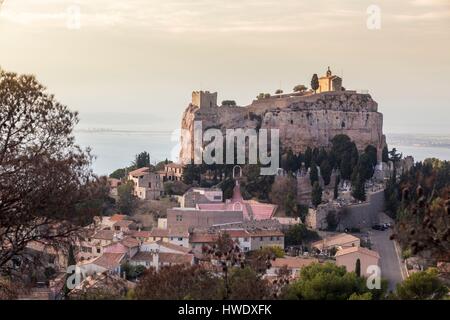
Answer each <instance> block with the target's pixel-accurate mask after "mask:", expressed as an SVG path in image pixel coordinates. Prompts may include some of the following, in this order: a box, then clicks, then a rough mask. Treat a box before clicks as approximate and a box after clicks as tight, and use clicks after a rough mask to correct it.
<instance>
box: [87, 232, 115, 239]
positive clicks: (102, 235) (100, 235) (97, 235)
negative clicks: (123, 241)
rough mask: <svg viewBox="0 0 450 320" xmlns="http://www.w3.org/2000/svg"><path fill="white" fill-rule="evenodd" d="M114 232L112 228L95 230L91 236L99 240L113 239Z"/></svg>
mask: <svg viewBox="0 0 450 320" xmlns="http://www.w3.org/2000/svg"><path fill="white" fill-rule="evenodd" d="M114 234H115V232H114V231H113V230H100V231H97V232H96V233H95V234H94V235H93V236H92V238H94V239H100V240H113V239H114Z"/></svg>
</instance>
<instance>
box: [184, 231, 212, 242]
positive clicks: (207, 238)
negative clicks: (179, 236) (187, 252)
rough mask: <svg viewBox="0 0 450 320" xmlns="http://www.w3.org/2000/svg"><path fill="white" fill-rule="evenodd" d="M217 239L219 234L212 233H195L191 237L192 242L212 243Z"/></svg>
mask: <svg viewBox="0 0 450 320" xmlns="http://www.w3.org/2000/svg"><path fill="white" fill-rule="evenodd" d="M216 241H217V235H215V234H211V233H193V234H191V237H190V238H189V242H191V243H212V242H216Z"/></svg>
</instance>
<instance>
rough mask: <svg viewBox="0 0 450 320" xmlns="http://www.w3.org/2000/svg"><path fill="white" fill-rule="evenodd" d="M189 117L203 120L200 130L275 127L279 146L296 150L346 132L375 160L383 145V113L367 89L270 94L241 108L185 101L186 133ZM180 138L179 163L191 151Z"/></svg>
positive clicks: (326, 142)
mask: <svg viewBox="0 0 450 320" xmlns="http://www.w3.org/2000/svg"><path fill="white" fill-rule="evenodd" d="M194 121H202V124H203V130H206V129H208V128H219V129H221V130H222V131H223V132H225V130H226V129H235V128H243V129H246V128H255V129H259V128H266V129H272V128H275V129H279V130H280V142H281V145H282V148H283V149H284V150H288V149H292V150H293V151H294V152H296V153H298V152H303V151H305V149H306V148H307V147H308V146H309V147H311V148H314V147H330V144H331V143H330V141H331V139H332V138H333V137H334V136H335V135H337V134H346V135H348V136H349V137H350V138H351V139H352V140H353V141H355V143H356V145H357V147H358V149H360V150H363V149H364V148H365V147H366V146H367V145H373V146H375V147H376V148H377V149H378V156H379V159H380V160H381V150H382V148H383V147H384V145H385V137H384V135H383V115H382V114H381V113H379V112H378V105H377V103H376V102H375V101H374V100H373V99H372V97H371V96H370V95H369V94H358V93H356V92H354V91H340V92H325V93H319V94H310V93H308V94H305V95H298V94H297V95H282V96H274V97H270V98H266V99H261V100H255V101H253V102H252V104H250V105H248V106H246V107H229V106H221V107H212V108H199V107H197V106H194V105H192V104H190V105H189V106H188V107H187V109H186V110H185V111H184V114H183V118H182V123H181V127H182V129H184V130H187V131H185V132H189V133H190V135H191V137H193V127H194ZM182 141H183V137H182ZM184 141H185V142H186V140H184ZM192 141H193V140H192ZM185 142H184V143H183V142H182V148H181V151H180V160H181V161H182V162H184V163H186V162H188V160H189V157H188V156H189V155H190V154H193V153H191V152H189V149H188V148H191V150H192V148H193V146H192V145H191V146H189V145H188V144H187V143H185Z"/></svg>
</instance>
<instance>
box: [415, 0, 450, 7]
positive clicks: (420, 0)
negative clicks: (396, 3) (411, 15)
mask: <svg viewBox="0 0 450 320" xmlns="http://www.w3.org/2000/svg"><path fill="white" fill-rule="evenodd" d="M411 4H412V5H413V6H417V7H440V6H447V7H448V6H449V5H450V2H449V1H448V0H413V1H411Z"/></svg>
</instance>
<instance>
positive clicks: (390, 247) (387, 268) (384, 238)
mask: <svg viewBox="0 0 450 320" xmlns="http://www.w3.org/2000/svg"><path fill="white" fill-rule="evenodd" d="M391 233H392V231H391V230H390V229H388V230H385V231H378V230H370V231H369V237H370V241H371V242H372V250H375V251H377V252H378V253H379V254H380V267H381V276H382V277H383V278H385V279H387V280H388V281H389V290H392V291H394V290H395V287H396V285H397V283H399V282H401V281H402V280H403V278H404V270H403V265H402V263H401V261H400V257H399V255H400V251H399V250H398V249H397V248H396V245H395V242H394V241H392V240H389V236H390V235H391Z"/></svg>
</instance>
